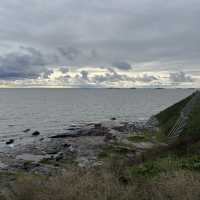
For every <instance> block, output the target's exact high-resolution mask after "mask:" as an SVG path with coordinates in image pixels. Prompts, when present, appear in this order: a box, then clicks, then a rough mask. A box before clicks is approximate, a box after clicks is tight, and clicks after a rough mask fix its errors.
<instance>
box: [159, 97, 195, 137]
mask: <svg viewBox="0 0 200 200" xmlns="http://www.w3.org/2000/svg"><path fill="white" fill-rule="evenodd" d="M191 98H192V95H191V96H189V97H187V98H185V99H183V100H182V101H180V102H178V103H176V104H174V105H173V106H171V107H169V108H167V109H165V110H163V111H161V112H160V113H158V114H157V115H155V117H156V119H157V120H158V121H159V127H160V128H161V131H162V132H163V133H164V134H168V133H169V131H170V130H171V128H172V127H173V125H174V123H175V122H176V120H177V119H178V117H179V116H180V112H181V110H182V109H183V108H184V106H185V105H186V104H187V103H188V102H189V101H190V99H191Z"/></svg>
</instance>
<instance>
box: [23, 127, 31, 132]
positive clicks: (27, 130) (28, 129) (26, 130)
mask: <svg viewBox="0 0 200 200" xmlns="http://www.w3.org/2000/svg"><path fill="white" fill-rule="evenodd" d="M30 130H31V129H30V128H27V129H25V130H23V132H24V133H27V132H29V131H30Z"/></svg>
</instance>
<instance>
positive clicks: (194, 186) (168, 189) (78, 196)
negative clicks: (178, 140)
mask: <svg viewBox="0 0 200 200" xmlns="http://www.w3.org/2000/svg"><path fill="white" fill-rule="evenodd" d="M198 147H199V144H198V146H197V147H196V146H195V147H194V148H198ZM194 148H193V149H192V150H194ZM191 153H192V152H188V153H186V152H184V153H183V152H181V154H180V152H176V153H175V152H167V153H164V154H162V155H160V156H159V157H158V158H156V159H153V160H149V159H148V160H146V161H144V162H143V163H140V164H138V165H136V164H134V165H133V164H132V163H129V162H128V161H127V160H126V159H125V158H124V157H123V154H121V153H120V154H114V156H113V157H112V156H111V157H109V160H107V162H105V164H104V165H103V166H101V167H94V168H89V169H83V168H78V167H75V166H74V165H73V167H70V166H68V167H67V168H66V170H65V172H64V173H63V175H62V176H56V177H43V176H38V175H31V174H20V175H19V174H18V176H17V178H16V181H15V182H14V183H13V184H12V185H11V186H10V188H9V190H8V191H6V193H4V197H3V196H2V197H1V198H0V199H2V200H160V199H164V200H165V199H166V200H171V199H173V200H179V199H183V200H190V199H192V200H193V199H194V200H196V199H198V200H199V199H200V189H199V185H200V156H199V155H198V154H197V153H194V152H193V153H192V154H191ZM112 155H113V154H112Z"/></svg>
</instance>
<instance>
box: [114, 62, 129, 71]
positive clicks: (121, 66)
mask: <svg viewBox="0 0 200 200" xmlns="http://www.w3.org/2000/svg"><path fill="white" fill-rule="evenodd" d="M112 66H113V67H116V68H118V69H121V70H130V69H131V68H132V67H131V65H130V64H129V63H127V62H114V63H113V64H112Z"/></svg>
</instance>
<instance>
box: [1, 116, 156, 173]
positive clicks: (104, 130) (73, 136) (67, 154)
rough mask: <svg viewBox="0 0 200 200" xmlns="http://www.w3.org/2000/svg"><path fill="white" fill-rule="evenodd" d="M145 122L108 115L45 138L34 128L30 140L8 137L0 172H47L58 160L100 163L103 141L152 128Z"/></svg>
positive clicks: (81, 163)
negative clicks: (16, 141)
mask: <svg viewBox="0 0 200 200" xmlns="http://www.w3.org/2000/svg"><path fill="white" fill-rule="evenodd" d="M146 122H147V120H146V121H141V122H125V121H119V120H117V119H116V118H112V119H110V120H109V121H103V122H99V123H87V124H85V125H82V126H81V127H80V126H79V127H77V126H74V125H72V126H70V127H69V132H66V133H63V134H55V135H53V136H50V137H46V138H43V137H42V138H40V136H39V135H40V133H39V132H38V135H37V134H36V135H35V136H33V135H32V139H34V142H33V143H28V144H24V143H22V144H15V141H12V142H11V144H7V145H6V147H5V148H4V151H1V152H0V172H1V171H2V172H5V171H6V172H15V171H18V170H24V171H31V172H36V173H41V174H51V173H52V171H54V172H56V171H59V170H60V169H59V167H60V166H59V161H62V160H65V161H66V162H68V161H69V162H76V164H77V165H78V166H80V167H90V166H95V165H100V162H99V161H98V154H99V153H100V152H101V151H102V149H103V147H104V146H105V145H107V144H109V143H111V142H113V141H114V140H116V139H117V140H122V139H124V138H126V137H127V136H128V134H129V133H130V132H132V133H133V132H134V133H140V132H143V131H144V130H146V129H152V128H154V127H152V126H149V125H147V123H146ZM28 131H29V130H28V129H27V132H28ZM36 132H37V131H36ZM48 161H56V162H58V164H55V165H57V166H53V167H52V166H49V165H46V164H43V163H45V162H46V163H48ZM61 168H62V167H61ZM54 172H53V173H54ZM56 173H57V172H56Z"/></svg>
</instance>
